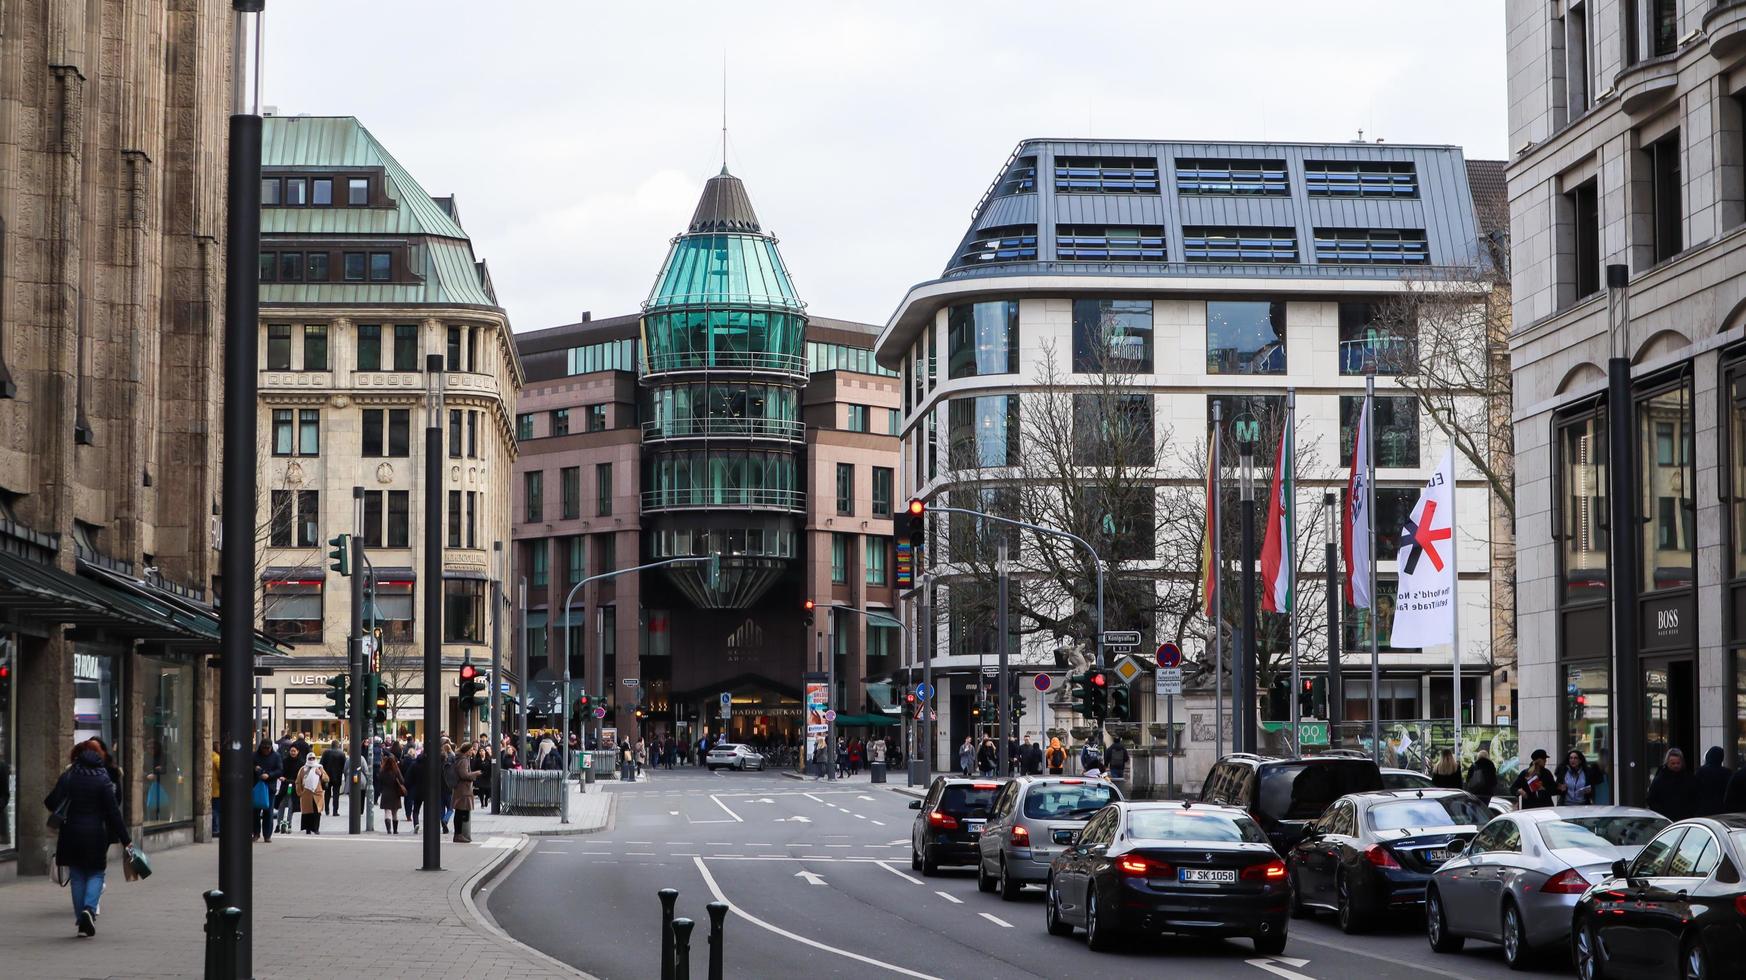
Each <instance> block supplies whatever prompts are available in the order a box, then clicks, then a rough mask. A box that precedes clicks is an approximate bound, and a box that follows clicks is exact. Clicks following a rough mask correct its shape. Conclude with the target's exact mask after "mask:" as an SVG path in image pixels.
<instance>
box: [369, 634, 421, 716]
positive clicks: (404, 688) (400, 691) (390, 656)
mask: <svg viewBox="0 0 1746 980" xmlns="http://www.w3.org/2000/svg"><path fill="white" fill-rule="evenodd" d="M377 666H378V667H379V668H380V673H381V674H382V683H383V684H385V685H387V687H388V725H389V731H391V732H396V733H398V730H399V729H398V727H397V726H398V725H399V722H400V719H401V718H402V717H404V715H405V714H406V712H407V711H408V710H409V709H410V708H411V707H412V698H413V696H414V695H416V694H419V693H420V692H422V691H423V690H424V654H423V651H421V650H420V649H419V647H418V644H416V643H414V642H412V640H411V638H410V637H407V638H394V639H390V638H388V637H386V636H384V637H383V640H382V650H381V653H380V654H378V659H377ZM422 717H423V716H422V715H421V716H420V719H419V720H422Z"/></svg>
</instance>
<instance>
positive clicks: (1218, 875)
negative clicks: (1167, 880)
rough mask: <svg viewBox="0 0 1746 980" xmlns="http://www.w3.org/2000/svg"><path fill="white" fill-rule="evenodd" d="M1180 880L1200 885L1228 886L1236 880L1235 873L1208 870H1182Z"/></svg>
mask: <svg viewBox="0 0 1746 980" xmlns="http://www.w3.org/2000/svg"><path fill="white" fill-rule="evenodd" d="M1180 874H1181V876H1182V877H1181V880H1183V881H1186V882H1190V883H1200V884H1212V885H1220V884H1230V883H1232V882H1235V881H1236V880H1237V873H1236V872H1235V871H1215V870H1211V869H1208V868H1183V869H1182V870H1181V872H1180Z"/></svg>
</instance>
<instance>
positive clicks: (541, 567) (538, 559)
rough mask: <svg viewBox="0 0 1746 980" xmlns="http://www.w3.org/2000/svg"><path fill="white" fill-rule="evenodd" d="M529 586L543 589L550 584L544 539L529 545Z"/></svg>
mask: <svg viewBox="0 0 1746 980" xmlns="http://www.w3.org/2000/svg"><path fill="white" fill-rule="evenodd" d="M527 584H528V586H529V587H531V588H535V589H543V588H546V587H547V586H548V585H549V584H550V582H549V579H548V575H547V571H546V540H545V539H544V538H540V539H539V540H536V541H531V542H529V543H528V546H527Z"/></svg>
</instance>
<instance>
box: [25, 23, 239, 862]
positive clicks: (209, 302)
mask: <svg viewBox="0 0 1746 980" xmlns="http://www.w3.org/2000/svg"><path fill="white" fill-rule="evenodd" d="M232 22H233V15H232V11H231V8H230V5H229V4H225V3H217V2H212V0H206V2H198V3H186V2H178V3H169V2H165V0H138V2H134V3H128V4H97V5H83V4H63V3H50V4H13V5H8V6H7V7H6V9H5V11H4V12H3V14H0V28H3V29H0V64H4V65H5V66H6V74H5V78H6V81H5V84H4V85H3V86H0V875H5V874H7V873H9V872H10V871H11V870H13V869H16V871H17V872H18V873H19V874H26V875H40V874H46V873H47V872H48V870H49V865H50V859H51V856H52V853H53V849H54V842H55V832H54V831H53V830H49V829H48V828H47V827H46V826H45V824H44V822H43V817H44V815H45V814H44V811H43V810H42V807H41V803H40V801H41V800H42V799H43V797H45V796H46V795H48V792H49V790H50V789H51V788H52V787H53V785H54V782H55V780H56V778H57V777H58V776H59V775H60V773H61V771H62V769H64V768H65V767H66V764H67V759H68V753H69V751H70V750H71V748H72V746H73V745H74V743H75V741H76V740H81V739H85V738H89V737H91V736H100V737H102V738H103V739H104V740H105V741H106V742H107V743H108V744H109V745H110V746H112V747H113V748H114V749H115V751H116V753H117V755H116V761H117V763H118V764H119V765H120V767H121V769H122V771H123V772H125V773H126V774H128V776H129V777H131V778H129V779H127V780H125V781H124V783H123V785H122V786H121V787H120V794H119V795H120V800H121V807H122V813H123V815H124V817H125V819H126V821H127V823H128V825H129V827H130V828H131V833H132V835H133V839H134V840H135V841H140V842H142V843H143V845H144V847H145V849H146V850H147V851H153V850H156V849H158V848H159V847H164V846H168V845H170V844H174V843H182V842H186V841H189V840H193V839H196V838H199V839H204V838H205V836H206V828H207V825H208V824H207V819H206V815H207V811H208V808H209V802H208V801H209V800H210V799H211V789H212V788H211V786H210V784H209V783H210V780H209V773H210V771H211V767H210V765H209V756H208V753H207V745H208V744H209V742H210V741H211V739H212V738H213V737H214V736H213V721H214V716H215V711H214V709H215V706H216V703H217V678H218V674H217V671H215V670H213V669H211V668H209V667H208V666H207V657H208V656H210V655H212V654H215V653H216V652H217V646H218V621H217V615H216V612H215V610H214V603H215V601H216V599H217V596H218V594H219V592H220V591H221V583H219V582H218V581H217V580H216V575H217V574H218V552H217V551H216V550H215V549H216V547H217V546H218V544H219V542H218V540H217V535H216V527H217V524H218V521H219V515H220V514H221V512H222V509H223V506H224V501H222V500H221V499H220V486H219V441H220V432H221V428H222V426H221V411H220V405H221V398H222V392H221V390H220V384H219V368H220V364H221V363H222V358H223V346H222V339H223V335H224V280H225V262H224V251H225V250H224V240H223V238H224V228H225V221H224V218H225V208H224V200H225V198H224V195H225V173H226V156H225V120H226V117H227V116H228V114H229V112H230V107H229V104H228V93H229V90H230V86H229V79H230V71H231V57H230V46H231V26H232ZM266 649H267V650H269V651H270V650H271V646H270V645H267V646H266Z"/></svg>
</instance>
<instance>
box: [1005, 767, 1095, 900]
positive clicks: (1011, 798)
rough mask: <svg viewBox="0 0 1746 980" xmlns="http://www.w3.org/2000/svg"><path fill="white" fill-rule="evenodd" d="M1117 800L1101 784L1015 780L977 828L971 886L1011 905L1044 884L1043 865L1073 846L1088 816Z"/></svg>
mask: <svg viewBox="0 0 1746 980" xmlns="http://www.w3.org/2000/svg"><path fill="white" fill-rule="evenodd" d="M1120 799H1123V796H1122V791H1121V790H1120V789H1117V788H1116V786H1115V784H1114V783H1111V782H1109V781H1108V780H1104V779H1086V778H1081V777H1078V776H1020V777H1018V778H1017V779H1014V780H1012V781H1010V782H1008V783H1006V784H1005V785H1004V786H1002V787H1001V790H1000V793H999V795H997V796H996V797H995V798H994V803H993V805H992V806H990V807H989V810H988V823H987V824H985V825H983V828H982V837H981V839H980V840H978V841H977V847H978V849H979V853H978V860H977V862H976V887H977V888H978V889H979V890H981V891H985V892H999V893H1000V897H1001V898H1003V899H1005V900H1007V901H1009V902H1010V901H1013V900H1014V899H1016V898H1018V894H1019V889H1021V888H1023V887H1024V886H1025V885H1041V884H1043V883H1045V882H1047V881H1048V880H1049V863H1050V862H1051V861H1053V860H1054V859H1055V855H1057V854H1060V853H1061V852H1062V851H1063V850H1066V849H1067V848H1069V847H1072V846H1073V841H1074V839H1075V837H1076V836H1077V835H1078V833H1079V831H1080V830H1082V829H1084V827H1085V822H1086V821H1087V820H1090V819H1091V816H1092V814H1095V813H1096V812H1097V811H1099V810H1101V809H1103V808H1104V806H1105V805H1106V804H1108V803H1111V802H1114V801H1116V800H1120Z"/></svg>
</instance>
